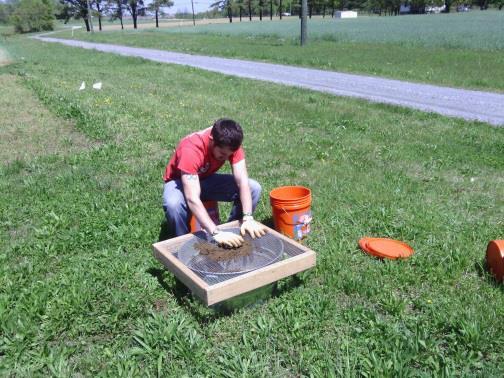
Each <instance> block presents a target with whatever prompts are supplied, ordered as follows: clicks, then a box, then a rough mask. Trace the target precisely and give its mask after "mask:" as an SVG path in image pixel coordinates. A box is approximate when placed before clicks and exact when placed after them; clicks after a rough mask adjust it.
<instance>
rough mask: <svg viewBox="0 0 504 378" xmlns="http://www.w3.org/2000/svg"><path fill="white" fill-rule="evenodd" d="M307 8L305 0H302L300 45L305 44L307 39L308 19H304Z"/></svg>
mask: <svg viewBox="0 0 504 378" xmlns="http://www.w3.org/2000/svg"><path fill="white" fill-rule="evenodd" d="M306 8H308V4H307V0H302V3H301V46H304V45H306V42H307V40H308V30H307V26H308V20H307V19H306V13H307V12H306V11H307V9H306Z"/></svg>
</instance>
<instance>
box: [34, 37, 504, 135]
mask: <svg viewBox="0 0 504 378" xmlns="http://www.w3.org/2000/svg"><path fill="white" fill-rule="evenodd" d="M35 38H37V39H39V40H41V41H44V42H57V43H62V44H65V45H68V46H75V47H81V48H84V49H93V50H98V51H103V52H109V53H114V54H119V55H125V56H135V57H140V58H144V59H148V60H153V61H156V62H164V63H173V64H181V65H186V66H192V67H197V68H201V69H204V70H207V71H214V72H220V73H223V74H226V75H233V76H239V77H244V78H249V79H255V80H263V81H270V82H274V83H279V84H284V85H290V86H296V87H302V88H309V89H312V90H315V91H320V92H327V93H331V94H334V95H337V96H349V97H357V98H362V99H366V100H369V101H373V102H380V103H386V104H393V105H399V106H405V107H409V108H414V109H419V110H422V111H426V112H434V113H439V114H443V115H446V116H450V117H460V118H464V119H467V120H478V121H482V122H488V123H489V124H491V125H494V126H504V94H499V93H491V92H480V91H471V90H465V89H454V88H447V87H438V86H434V85H426V84H416V83H408V82H404V81H399V80H390V79H381V78H376V77H369V76H360V75H351V74H343V73H337V72H331V71H322V70H315V69H309V68H300V67H294V66H283V65H279V64H270V63H260V62H252V61H245V60H238V59H227V58H217V57H209V56H199V55H189V54H182V53H176V52H170V51H163V50H153V49H145V48H138V47H127V46H118V45H112V44H104V43H91V42H83V41H76V40H68V39H60V38H51V37H42V36H38V37H35Z"/></svg>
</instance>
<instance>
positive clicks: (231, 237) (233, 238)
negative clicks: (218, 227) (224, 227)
mask: <svg viewBox="0 0 504 378" xmlns="http://www.w3.org/2000/svg"><path fill="white" fill-rule="evenodd" d="M212 236H213V238H214V240H215V241H216V242H217V244H218V245H223V246H226V247H229V248H237V247H240V246H241V245H242V244H243V243H244V240H243V238H242V237H241V236H240V235H237V234H234V233H232V232H228V231H214V232H213V234H212Z"/></svg>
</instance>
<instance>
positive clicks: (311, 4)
mask: <svg viewBox="0 0 504 378" xmlns="http://www.w3.org/2000/svg"><path fill="white" fill-rule="evenodd" d="M308 10H309V13H310V20H311V16H312V12H313V1H310V4H309V5H308Z"/></svg>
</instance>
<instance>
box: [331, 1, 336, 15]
mask: <svg viewBox="0 0 504 378" xmlns="http://www.w3.org/2000/svg"><path fill="white" fill-rule="evenodd" d="M335 11H336V9H335V6H334V2H333V3H332V7H331V17H332V18H334V12H335Z"/></svg>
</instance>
